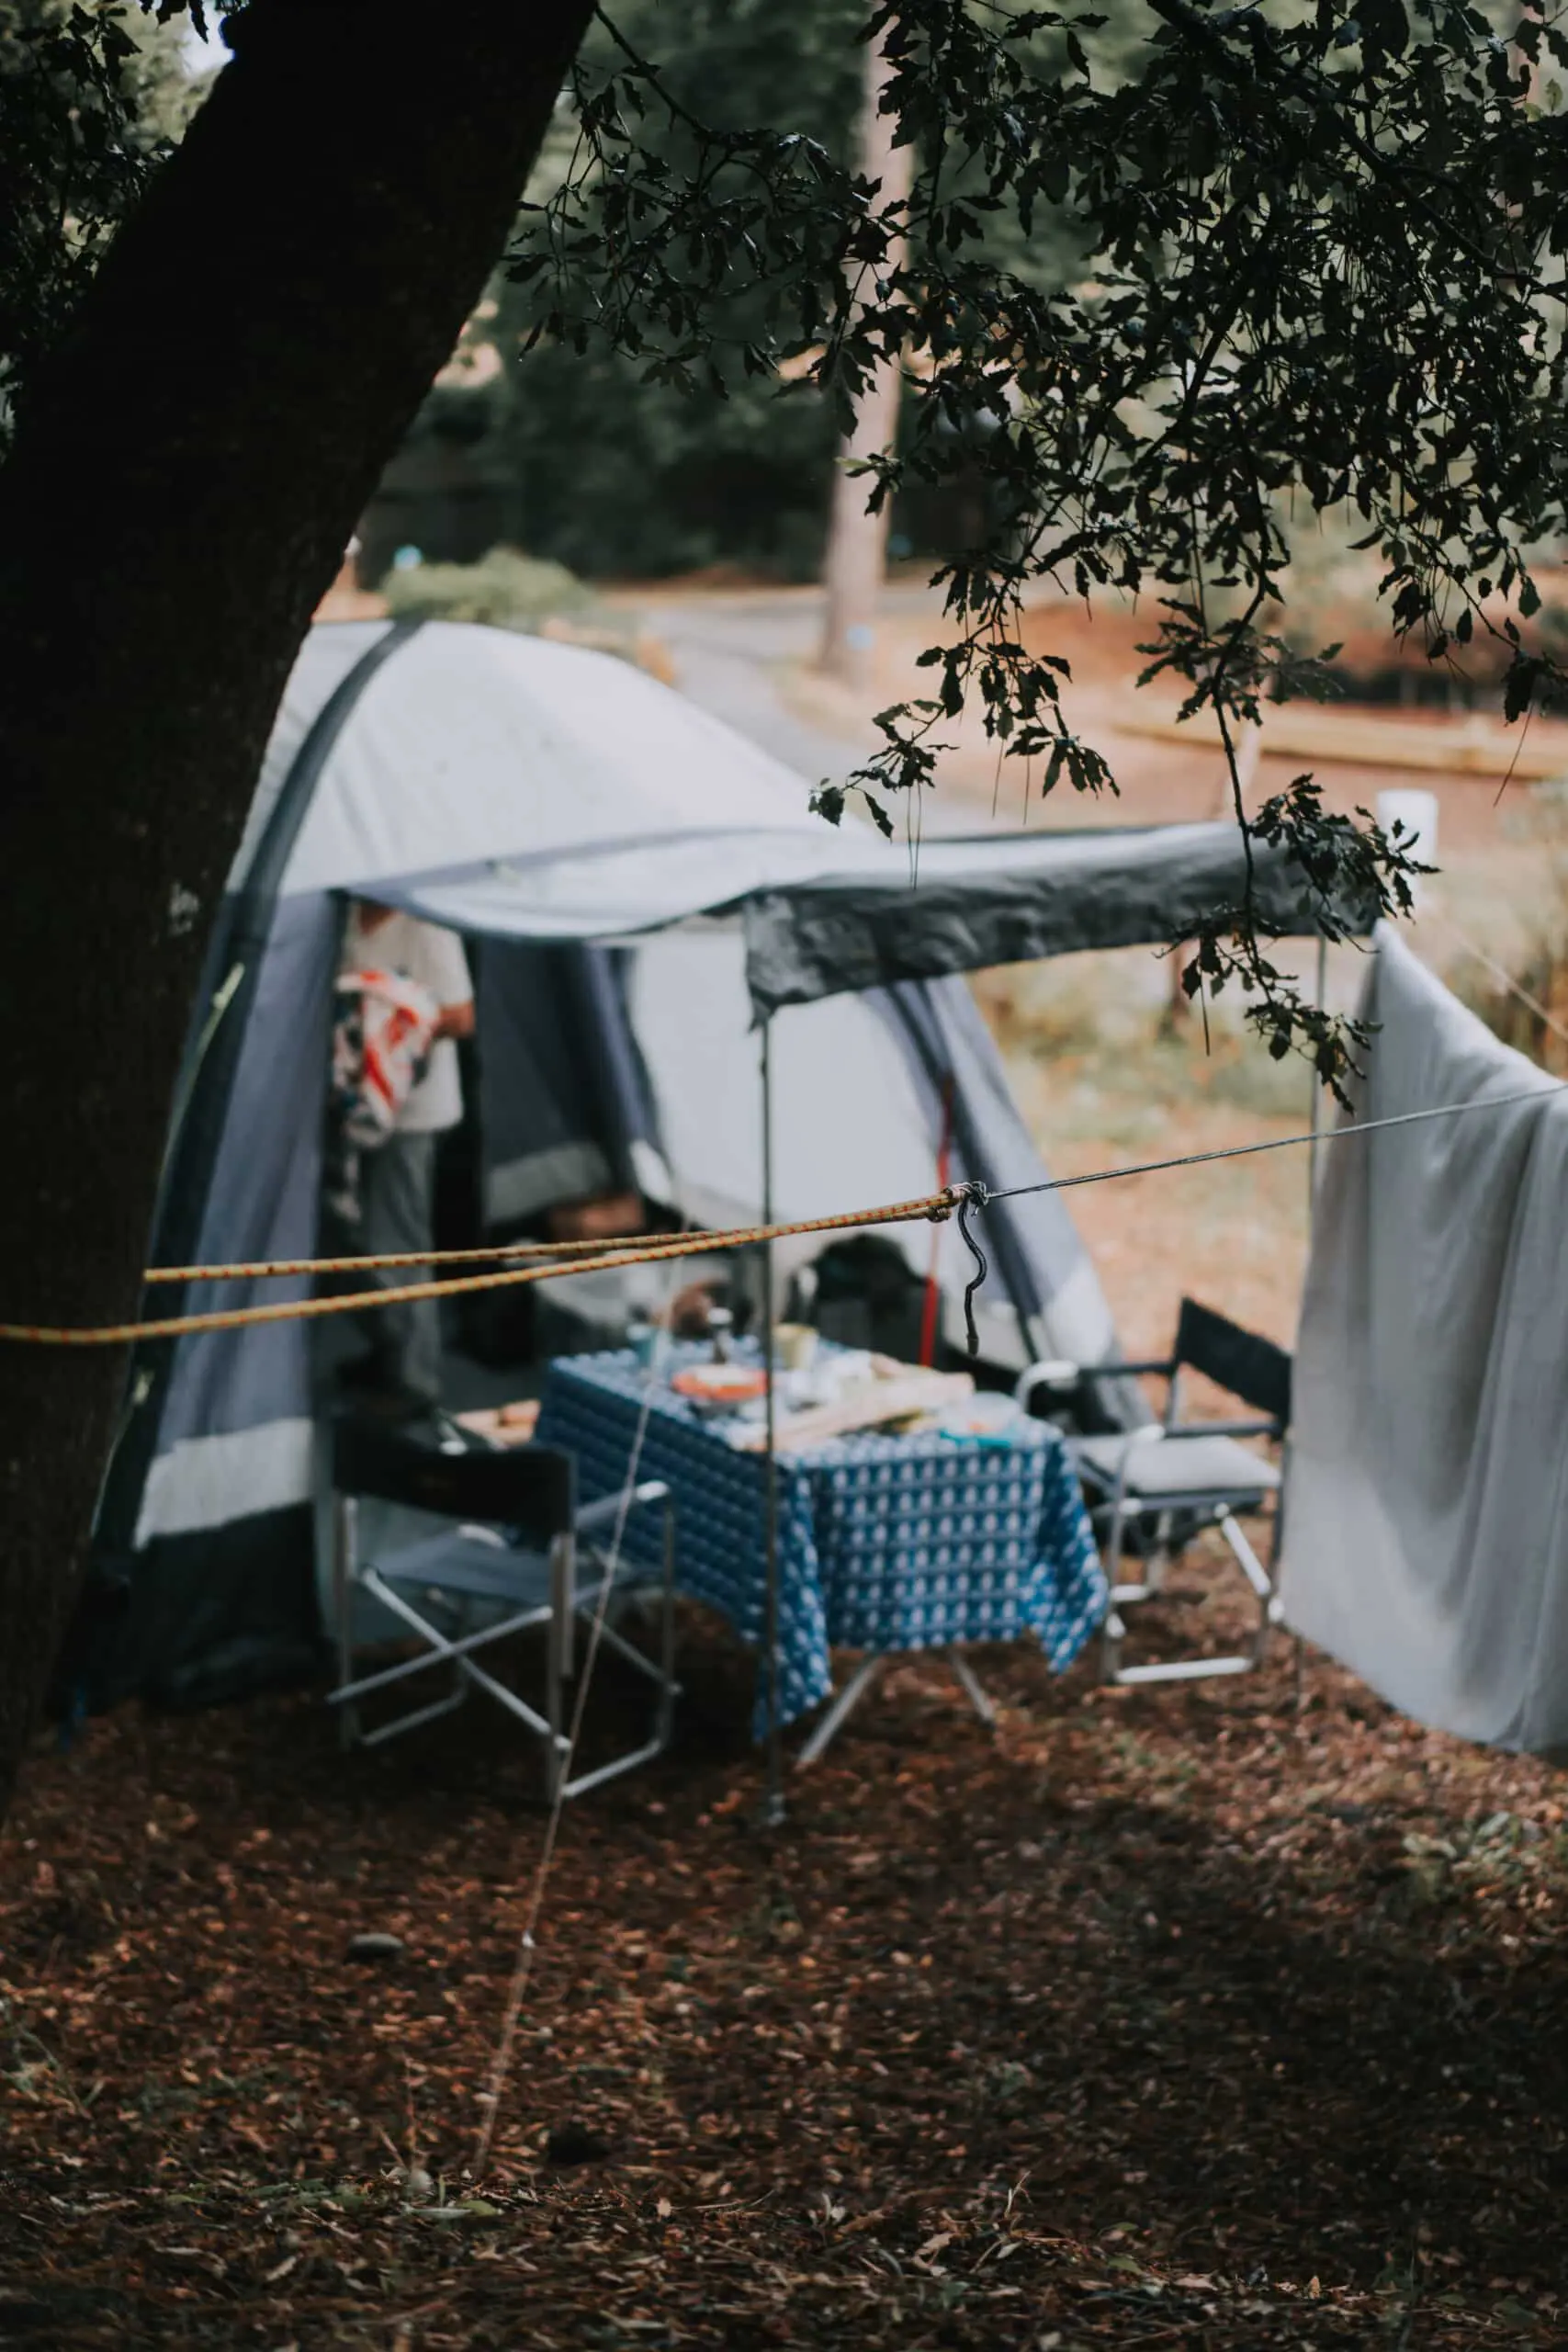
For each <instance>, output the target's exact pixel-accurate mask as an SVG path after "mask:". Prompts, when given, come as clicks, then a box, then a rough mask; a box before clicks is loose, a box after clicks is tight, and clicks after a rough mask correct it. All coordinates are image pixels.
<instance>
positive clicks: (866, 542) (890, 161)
mask: <svg viewBox="0 0 1568 2352" xmlns="http://www.w3.org/2000/svg"><path fill="white" fill-rule="evenodd" d="M891 78H892V68H891V66H890V65H889V63H888V59H887V52H886V48H885V47H884V45H883V44H882V43H881V42H880V41H878V42H874V43H873V44H872V46H871V47H870V48H868V50H867V51H866V53H865V96H864V103H863V110H862V115H861V130H860V155H859V158H858V168H859V170H860V171H861V173H862V174H863V176H864V177H865V178H866V179H868V180H875V181H877V182H878V183H879V184H880V203H881V206H882V207H883V208H884V209H886V207H887V206H889V205H892V204H896V203H902V202H904V201H905V200H906V199H907V198H908V194H909V189H910V186H911V184H912V180H913V174H914V153H915V151H914V149H913V148H912V147H896V146H895V145H894V143H893V139H894V133H895V131H896V130H897V123H896V122H895V120H894V119H893V117H892V116H891V115H886V114H884V113H883V112H882V111H881V106H882V93H883V91H884V90H885V89H886V86H887V84H888V82H889V80H890V79H891ZM902 259H903V247H902V243H901V241H900V242H899V243H897V244H896V245H895V246H894V248H893V250H892V252H891V253H890V254H889V256H888V266H889V267H890V268H897V267H899V266H901V264H902ZM902 384H903V374H902V368H901V366H900V363H899V361H898V360H897V359H886V360H884V361H883V363H882V365H881V366H880V367H879V368H875V369H874V370H873V372H872V374H871V377H870V379H869V381H868V382H867V384H866V386H865V389H864V390H863V393H862V395H861V399H860V403H859V406H858V407H857V408H856V410H855V421H854V424H853V426H852V430H851V431H850V433H849V434H848V435H846V436H845V438H844V439H843V440H842V441H841V442H840V445H839V465H838V470H837V472H836V473H835V475H834V477H833V503H832V508H831V512H830V514H829V522H828V552H827V557H826V560H825V562H824V565H823V585H824V588H825V589H826V592H827V594H826V597H825V600H824V602H825V610H824V613H823V619H822V650H821V655H820V666H821V668H822V669H823V670H825V671H826V672H827V673H828V675H829V677H832V678H837V679H838V680H839V681H840V684H842V685H846V686H849V687H851V688H852V690H853V691H854V692H856V693H864V692H865V691H866V690H867V688H869V687H870V686H871V685H872V684H873V683H874V673H875V661H876V615H877V607H878V605H879V604H880V602H881V598H882V586H883V582H884V580H885V578H886V571H887V526H888V522H889V520H890V514H889V508H888V505H887V503H886V502H885V503H883V504H882V505H881V506H880V507H879V508H877V509H876V511H875V512H873V511H872V509H871V507H870V506H869V505H868V504H867V503H866V502H867V500H868V499H869V498H870V496H871V493H872V490H873V487H874V485H873V482H872V481H871V478H870V477H869V476H868V475H866V474H862V473H852V471H851V470H850V469H851V468H852V466H853V465H855V464H856V463H863V462H864V461H865V460H866V459H867V458H879V457H881V456H882V455H883V454H884V453H885V452H886V451H887V450H890V449H891V448H892V447H893V445H894V443H895V442H896V440H897V437H898V400H899V393H900V391H901V390H902Z"/></svg>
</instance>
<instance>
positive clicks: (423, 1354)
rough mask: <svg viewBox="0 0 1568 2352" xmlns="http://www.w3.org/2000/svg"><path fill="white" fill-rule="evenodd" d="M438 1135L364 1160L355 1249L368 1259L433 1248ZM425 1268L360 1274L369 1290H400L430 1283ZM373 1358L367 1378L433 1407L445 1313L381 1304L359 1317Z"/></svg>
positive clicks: (402, 1141) (424, 1305) (420, 1303)
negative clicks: (442, 1320) (407, 1285)
mask: <svg viewBox="0 0 1568 2352" xmlns="http://www.w3.org/2000/svg"><path fill="white" fill-rule="evenodd" d="M438 1141H439V1137H438V1136H434V1135H394V1136H389V1137H388V1139H387V1141H386V1142H385V1143H384V1144H381V1145H379V1146H378V1148H377V1149H376V1150H374V1151H367V1152H366V1153H365V1155H364V1157H363V1158H362V1159H361V1160H360V1163H359V1170H360V1176H359V1181H360V1193H361V1199H362V1202H363V1215H362V1219H361V1223H360V1226H359V1230H358V1235H357V1241H356V1246H357V1248H358V1250H359V1251H360V1253H361V1254H362V1255H363V1256H365V1257H367V1258H378V1257H382V1256H386V1255H391V1254H394V1253H396V1252H400V1251H407V1250H429V1249H431V1248H432V1247H433V1216H434V1199H435V1147H436V1144H437V1142H438ZM429 1275H430V1268H429V1267H428V1266H422V1265H413V1266H384V1267H380V1268H378V1269H376V1270H373V1271H367V1272H366V1273H365V1275H364V1276H363V1277H362V1284H363V1287H364V1288H365V1289H367V1290H369V1289H376V1290H400V1289H401V1288H402V1287H403V1285H404V1284H405V1283H420V1282H425V1281H427V1280H428V1279H429ZM354 1322H355V1327H356V1329H358V1330H359V1332H360V1334H361V1336H362V1337H363V1339H364V1340H365V1341H366V1344H367V1349H368V1351H369V1361H368V1363H367V1364H366V1366H365V1368H364V1374H363V1377H364V1378H365V1379H366V1381H367V1383H368V1384H369V1385H373V1386H375V1387H378V1388H384V1389H386V1390H387V1391H388V1392H389V1393H390V1394H397V1393H401V1394H403V1395H405V1396H407V1397H411V1398H412V1397H418V1398H419V1399H420V1400H421V1401H422V1402H423V1403H425V1404H434V1402H435V1400H436V1398H437V1397H439V1396H440V1394H441V1309H440V1306H439V1305H438V1303H437V1302H436V1301H435V1300H434V1298H422V1299H417V1300H415V1301H414V1302H412V1304H411V1305H409V1306H378V1307H373V1308H369V1309H367V1310H366V1311H365V1312H363V1313H361V1314H358V1315H356V1316H355V1317H354Z"/></svg>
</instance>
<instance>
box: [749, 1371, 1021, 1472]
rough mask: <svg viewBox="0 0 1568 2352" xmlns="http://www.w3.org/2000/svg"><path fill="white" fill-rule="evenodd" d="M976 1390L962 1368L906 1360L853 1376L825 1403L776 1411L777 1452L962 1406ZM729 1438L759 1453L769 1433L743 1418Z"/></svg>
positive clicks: (817, 1443)
mask: <svg viewBox="0 0 1568 2352" xmlns="http://www.w3.org/2000/svg"><path fill="white" fill-rule="evenodd" d="M974 1394H975V1383H974V1380H973V1379H972V1377H971V1376H970V1374H968V1373H966V1372H924V1371H922V1370H921V1369H920V1367H919V1364H908V1365H905V1366H904V1367H903V1368H902V1369H901V1370H900V1371H899V1372H897V1374H894V1375H893V1376H892V1377H891V1378H887V1379H883V1380H864V1381H857V1382H856V1384H855V1385H854V1386H853V1387H852V1388H846V1389H845V1391H844V1392H843V1394H842V1396H840V1397H834V1398H833V1399H832V1400H831V1402H830V1403H829V1404H826V1405H806V1406H803V1407H802V1408H801V1409H800V1410H799V1411H798V1412H795V1413H781V1414H780V1415H779V1417H778V1423H777V1427H776V1430H775V1433H774V1439H773V1448H774V1451H775V1453H802V1452H804V1451H805V1449H806V1448H807V1447H808V1446H813V1445H820V1444H822V1442H824V1440H825V1439H828V1438H830V1437H851V1436H852V1435H853V1434H854V1432H855V1430H874V1429H878V1428H880V1427H881V1425H882V1423H883V1422H884V1421H901V1420H905V1419H908V1418H909V1417H910V1416H911V1415H913V1414H916V1413H939V1412H942V1410H943V1409H944V1408H947V1407H949V1406H953V1405H961V1404H962V1403H963V1402H964V1399H965V1397H973V1395H974ZM729 1438H730V1443H731V1444H732V1445H733V1446H735V1447H736V1449H737V1450H738V1452H739V1453H762V1452H763V1450H764V1449H765V1447H766V1445H767V1442H768V1432H767V1429H766V1427H765V1425H764V1424H763V1423H762V1422H761V1421H755V1422H752V1421H748V1422H746V1423H744V1424H743V1425H742V1427H741V1428H739V1429H736V1430H731V1431H730V1433H729Z"/></svg>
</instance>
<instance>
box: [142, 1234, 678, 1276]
mask: <svg viewBox="0 0 1568 2352" xmlns="http://www.w3.org/2000/svg"><path fill="white" fill-rule="evenodd" d="M634 1238H635V1236H632V1235H629V1234H623V1235H622V1236H620V1238H618V1239H610V1240H604V1241H504V1242H500V1243H492V1244H491V1247H490V1248H489V1249H488V1250H392V1251H388V1252H386V1253H385V1254H384V1255H383V1256H381V1257H369V1258H255V1259H241V1260H239V1261H237V1262H236V1263H234V1264H232V1265H226V1266H149V1267H148V1268H147V1270H146V1272H144V1273H143V1274H142V1277H141V1279H142V1281H143V1282H144V1283H247V1282H265V1281H268V1280H270V1279H272V1278H274V1277H275V1276H278V1275H282V1274H364V1273H369V1272H371V1271H372V1270H373V1269H375V1268H377V1267H382V1266H475V1265H490V1264H493V1263H494V1262H495V1261H497V1260H498V1259H517V1258H565V1257H568V1256H570V1254H571V1252H572V1251H573V1250H575V1251H576V1252H577V1255H578V1257H580V1258H581V1256H582V1254H583V1252H584V1251H586V1250H594V1251H602V1250H628V1249H630V1247H631V1245H632V1241H633V1239H634Z"/></svg>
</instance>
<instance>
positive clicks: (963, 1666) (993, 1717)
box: [943, 1650, 997, 1731]
mask: <svg viewBox="0 0 1568 2352" xmlns="http://www.w3.org/2000/svg"><path fill="white" fill-rule="evenodd" d="M943 1655H944V1657H946V1659H947V1663H948V1666H949V1668H950V1669H951V1671H952V1674H953V1680H954V1681H955V1682H956V1683H957V1685H958V1687H959V1689H960V1690H961V1691H963V1693H964V1697H965V1698H966V1699H967V1700H968V1702H969V1704H970V1705H971V1706H972V1707H973V1708H974V1710H975V1713H976V1714H977V1715H978V1716H979V1718H980V1721H981V1722H982V1723H983V1724H985V1726H986V1728H987V1731H995V1729H996V1727H997V1711H996V1708H995V1706H994V1705H993V1703H992V1702H991V1701H990V1700H989V1699H988V1698H987V1695H986V1693H985V1691H983V1690H982V1689H981V1688H980V1685H979V1683H978V1682H977V1681H976V1679H975V1670H974V1668H973V1667H971V1665H970V1663H969V1661H968V1659H967V1658H966V1657H963V1656H961V1655H960V1653H959V1652H958V1651H957V1650H947V1651H945V1652H944V1653H943Z"/></svg>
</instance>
